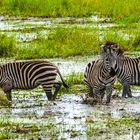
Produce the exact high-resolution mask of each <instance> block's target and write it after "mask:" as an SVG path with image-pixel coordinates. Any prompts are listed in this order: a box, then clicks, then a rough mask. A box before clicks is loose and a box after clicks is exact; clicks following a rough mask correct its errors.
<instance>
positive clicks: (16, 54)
mask: <svg viewBox="0 0 140 140" xmlns="http://www.w3.org/2000/svg"><path fill="white" fill-rule="evenodd" d="M100 32H102V41H100V40H99V38H100V37H101V35H100ZM125 36H126V37H125ZM0 40H1V42H0V57H8V58H9V57H11V58H15V59H40V58H57V57H62V58H66V57H70V56H78V55H79V56H87V55H94V54H98V53H99V52H100V47H99V43H101V42H102V43H105V42H106V41H113V42H117V43H118V44H119V45H120V46H121V47H122V48H123V49H124V50H125V51H140V30H138V28H137V27H136V28H132V27H130V28H129V27H128V28H112V30H97V29H91V28H78V27H77V28H76V27H73V28H60V27H58V28H56V29H55V31H54V30H53V31H50V34H49V36H47V34H46V37H45V38H44V36H43V37H41V36H40V35H38V36H37V39H35V40H33V41H31V42H28V43H24V42H17V41H16V40H15V39H14V38H13V37H10V36H7V35H6V34H5V35H2V34H0Z"/></svg>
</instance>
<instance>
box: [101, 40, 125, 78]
mask: <svg viewBox="0 0 140 140" xmlns="http://www.w3.org/2000/svg"><path fill="white" fill-rule="evenodd" d="M100 47H101V48H102V51H101V53H100V59H103V60H104V61H105V65H106V66H107V68H108V71H109V72H110V75H111V76H114V75H116V64H117V58H118V57H119V56H120V55H121V54H122V53H123V52H122V50H121V49H120V47H119V45H118V44H116V43H114V42H106V44H105V45H100Z"/></svg>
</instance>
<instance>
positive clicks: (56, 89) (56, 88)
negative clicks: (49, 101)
mask: <svg viewBox="0 0 140 140" xmlns="http://www.w3.org/2000/svg"><path fill="white" fill-rule="evenodd" d="M61 85H62V84H61V83H59V82H57V83H55V84H54V88H55V91H54V95H53V100H55V99H56V96H57V93H58V91H59V90H60V87H61Z"/></svg>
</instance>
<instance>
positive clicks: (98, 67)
mask: <svg viewBox="0 0 140 140" xmlns="http://www.w3.org/2000/svg"><path fill="white" fill-rule="evenodd" d="M105 63H106V61H103V60H101V59H99V60H96V61H92V62H91V63H89V64H88V65H87V67H86V70H85V73H84V82H85V84H86V85H87V88H88V94H89V96H90V97H93V98H99V99H100V101H101V102H102V98H103V97H104V94H105V91H106V94H107V100H106V103H109V102H110V98H111V94H112V85H113V84H114V82H115V76H114V77H111V76H110V74H109V71H108V68H107V64H105Z"/></svg>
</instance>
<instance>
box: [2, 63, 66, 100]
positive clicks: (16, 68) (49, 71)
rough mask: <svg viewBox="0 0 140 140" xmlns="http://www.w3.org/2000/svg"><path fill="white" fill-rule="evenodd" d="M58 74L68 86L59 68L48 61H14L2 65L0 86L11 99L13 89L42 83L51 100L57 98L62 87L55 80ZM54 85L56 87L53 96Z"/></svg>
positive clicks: (28, 87)
mask: <svg viewBox="0 0 140 140" xmlns="http://www.w3.org/2000/svg"><path fill="white" fill-rule="evenodd" d="M57 74H58V75H59V76H60V78H61V80H62V84H63V85H64V87H65V88H68V86H67V84H66V83H65V82H64V80H63V78H62V76H61V74H60V72H59V70H58V68H57V67H56V66H55V65H53V64H52V63H50V62H47V61H27V62H13V63H7V64H4V65H0V86H1V88H2V89H3V90H4V92H5V93H6V95H7V98H8V99H9V100H12V98H11V90H12V89H33V88H35V87H37V86H39V85H41V86H42V87H43V89H44V91H45V92H46V95H47V97H48V99H49V100H51V99H52V98H55V97H56V95H57V92H58V91H59V89H60V83H58V82H55V79H56V76H57ZM52 87H55V92H54V95H53V96H52Z"/></svg>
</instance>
